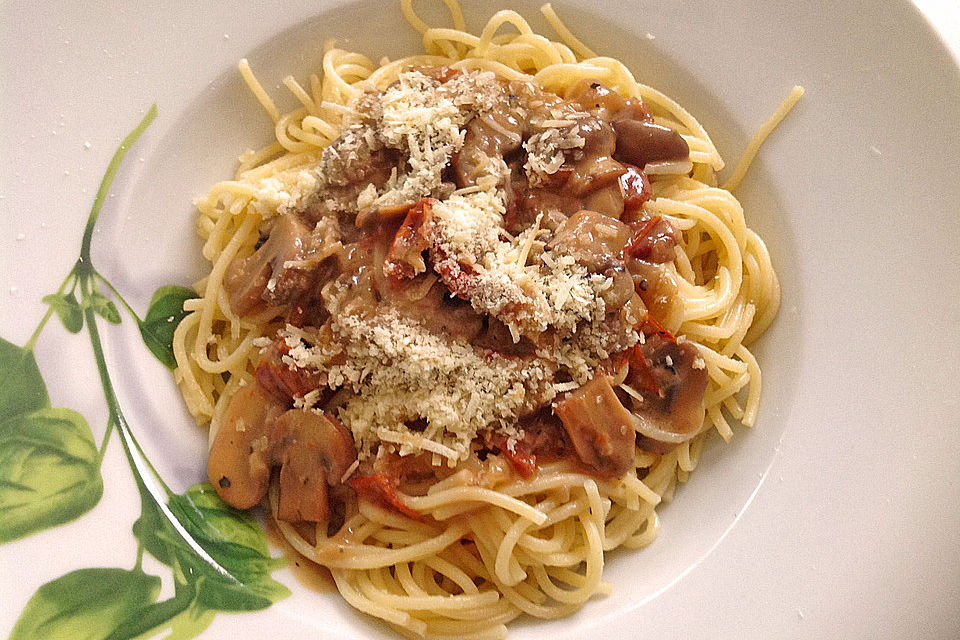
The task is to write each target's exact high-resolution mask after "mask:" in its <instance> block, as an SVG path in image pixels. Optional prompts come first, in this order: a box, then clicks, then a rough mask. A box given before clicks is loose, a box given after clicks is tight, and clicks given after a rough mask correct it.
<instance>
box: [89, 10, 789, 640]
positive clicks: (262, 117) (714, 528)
mask: <svg viewBox="0 0 960 640" xmlns="http://www.w3.org/2000/svg"><path fill="white" fill-rule="evenodd" d="M476 4H478V5H479V6H477V7H476V8H474V5H473V4H471V7H470V11H469V13H470V21H469V24H470V25H471V26H473V27H474V28H476V27H477V26H478V25H480V24H482V21H484V20H485V19H486V18H487V17H488V16H489V15H490V14H491V13H492V12H493V11H494V10H495V9H497V8H499V7H497V6H496V4H495V3H491V2H484V3H476ZM557 10H558V11H559V12H560V14H561V16H564V17H565V19H566V22H567V24H568V25H570V26H571V27H572V28H573V30H574V31H575V32H576V33H577V34H578V35H579V36H580V37H581V38H582V39H584V40H585V41H586V42H588V44H590V45H591V46H593V47H594V48H595V49H596V50H598V51H599V52H600V53H601V54H602V55H610V56H614V57H617V58H619V59H621V60H623V61H624V62H625V63H626V64H627V66H628V67H629V68H630V69H631V70H632V71H633V72H634V74H635V75H636V77H637V78H638V80H640V81H641V82H644V83H646V84H650V85H652V86H654V87H657V88H658V89H661V90H663V91H664V92H665V93H667V94H668V95H670V96H671V97H673V98H674V99H676V100H677V101H679V102H680V104H682V105H684V106H685V107H686V108H687V109H688V110H689V111H690V112H691V113H693V114H694V116H695V117H697V118H698V119H700V120H701V122H702V123H703V124H704V125H705V127H706V128H707V130H708V132H709V133H710V134H711V136H712V137H713V138H714V140H715V142H717V144H718V147H719V148H720V150H721V151H722V152H725V153H726V160H727V162H728V165H730V166H731V167H732V165H733V164H734V163H735V161H736V160H737V157H736V156H737V154H738V153H739V152H740V151H741V150H742V148H743V146H744V145H745V143H746V141H747V140H748V139H749V132H747V131H745V130H744V128H743V127H741V126H739V125H738V124H737V122H736V119H735V118H734V117H733V115H732V114H731V113H730V111H729V109H728V108H727V107H726V100H725V97H724V96H720V95H716V94H714V93H713V92H711V90H710V88H709V87H708V86H706V85H704V84H703V83H702V82H700V81H699V80H698V76H697V75H696V73H695V72H694V71H691V70H689V69H685V68H683V67H682V66H680V65H679V64H678V63H677V62H676V61H675V60H673V59H672V58H671V57H670V56H669V55H668V54H666V53H665V52H663V51H662V50H660V48H658V47H657V46H656V41H655V40H650V39H647V38H645V37H643V36H642V35H641V34H638V33H636V32H634V31H630V30H627V29H625V28H623V27H621V26H619V25H617V24H615V23H613V22H609V21H604V20H600V19H598V18H596V17H591V15H590V14H588V13H586V12H582V11H577V10H573V9H565V8H564V7H563V6H558V7H557ZM522 12H523V14H524V15H525V16H526V17H527V18H528V19H529V20H530V21H531V23H532V24H534V25H535V27H539V28H542V30H543V32H544V33H549V28H548V27H547V25H546V24H545V22H544V21H543V20H542V19H540V17H539V15H538V13H537V10H536V5H532V4H529V3H527V4H526V5H525V6H524V7H523V8H522ZM331 38H335V39H336V41H337V45H338V46H340V47H343V48H348V49H354V50H358V51H360V52H361V53H364V54H366V55H367V56H368V57H370V58H371V59H373V60H378V59H379V58H380V57H381V56H384V55H386V56H389V57H390V58H391V59H392V58H395V57H399V56H401V55H409V54H410V53H415V52H417V51H419V50H420V46H421V45H420V43H419V37H418V36H417V34H415V32H414V31H413V30H412V29H411V28H410V27H409V26H408V25H406V23H404V22H403V21H402V18H401V16H400V15H399V12H393V11H389V10H387V11H385V10H384V8H383V6H382V5H381V3H379V2H373V1H369V0H368V1H364V2H356V3H351V4H349V5H347V6H343V7H339V8H335V9H332V10H327V11H323V12H321V13H319V14H318V15H316V16H315V17H313V18H311V19H309V20H307V21H305V22H302V23H301V24H299V25H296V26H294V27H292V28H290V29H288V30H286V31H283V32H281V33H279V34H278V35H276V36H275V37H273V38H271V39H270V40H268V41H266V42H264V43H262V44H261V45H260V46H258V47H257V48H255V49H254V50H252V51H250V52H249V53H248V55H247V57H248V59H249V62H250V65H251V67H252V68H253V69H254V70H255V72H256V74H257V76H258V78H259V79H260V81H261V82H262V84H263V85H264V87H265V88H266V89H267V91H268V92H269V93H270V94H271V96H272V97H273V98H274V99H275V100H276V101H277V102H278V106H280V107H281V111H282V110H284V106H286V107H290V106H293V98H292V97H290V96H289V95H288V93H287V91H286V89H284V88H282V86H281V85H280V79H281V78H282V77H283V76H285V75H287V74H290V73H292V74H293V75H294V76H295V77H297V78H298V79H299V80H301V82H303V81H305V80H306V79H307V78H308V76H309V73H311V72H313V71H316V70H317V69H319V67H320V61H321V58H322V55H323V46H324V43H325V42H326V41H327V40H329V39H331ZM783 82H784V89H786V88H787V84H788V83H789V82H792V79H785V80H784V81H783ZM166 117H170V118H175V119H176V123H175V125H174V126H172V127H171V129H170V132H169V133H168V134H167V135H166V136H165V137H164V138H163V139H162V140H160V141H159V143H158V144H157V145H156V147H155V150H154V152H153V153H152V154H151V155H150V156H149V157H148V158H146V165H145V167H144V171H143V172H142V173H141V178H140V179H139V180H138V181H137V182H136V183H135V185H134V186H133V188H132V191H131V192H130V194H129V201H130V202H134V203H144V204H143V206H138V207H136V208H131V210H130V212H129V214H128V215H127V216H124V217H121V218H119V219H115V220H111V221H109V222H108V221H104V225H103V226H104V228H103V234H104V235H105V236H107V237H111V238H113V239H114V243H113V245H114V247H115V248H116V249H115V252H114V253H113V254H112V255H111V256H110V257H109V261H110V262H111V263H113V264H112V265H111V266H110V269H111V273H113V274H115V282H116V284H117V286H118V288H120V289H121V290H123V291H130V292H135V293H134V295H137V294H139V295H141V296H146V297H149V292H150V291H152V290H153V289H155V288H156V287H157V286H159V285H161V284H167V283H174V282H175V283H178V284H188V283H190V282H193V281H195V280H197V279H199V278H200V277H202V276H203V275H204V269H205V264H204V262H203V261H202V259H201V258H200V241H199V239H198V238H197V237H196V234H195V218H196V212H195V211H194V209H193V208H192V205H191V201H192V199H193V198H195V197H197V196H200V195H203V194H204V193H205V192H206V190H207V189H208V188H209V187H210V186H211V185H212V184H213V183H214V182H217V181H219V180H223V179H228V178H230V177H232V174H233V169H234V167H235V160H236V157H237V156H238V155H239V154H240V153H241V152H243V151H244V150H245V149H248V148H257V147H259V146H262V145H263V144H265V143H268V142H269V141H270V140H271V136H272V126H271V123H270V120H269V117H268V116H267V115H266V114H265V113H263V112H262V110H261V108H260V105H259V104H258V103H257V101H256V99H255V98H254V97H253V96H252V95H251V94H250V93H249V91H248V90H247V88H246V86H245V85H244V83H243V81H242V80H241V78H240V75H239V73H238V72H237V71H236V69H235V68H229V69H225V70H223V72H222V73H221V75H220V76H219V77H217V79H216V80H215V81H214V82H212V83H211V84H210V86H209V87H208V88H207V90H206V91H204V92H203V93H202V94H201V95H199V96H198V97H197V98H196V99H195V100H194V101H193V102H192V103H190V104H189V105H187V106H186V107H185V108H184V109H183V110H181V111H179V112H178V113H176V114H167V116H166ZM728 171H729V169H728ZM737 195H738V196H739V197H740V198H741V200H742V202H743V204H744V207H745V209H746V217H747V222H748V225H750V226H751V227H752V228H754V229H755V230H756V231H758V233H759V234H760V235H761V237H762V238H764V239H765V240H766V241H767V243H768V246H769V248H770V252H771V254H772V258H773V263H774V266H775V268H776V269H777V271H778V273H779V275H780V278H781V281H782V285H783V307H782V310H781V313H780V316H779V317H778V319H777V320H776V322H775V323H774V324H773V326H772V327H771V328H770V330H769V331H768V333H767V334H766V335H765V336H764V337H763V338H762V339H761V340H760V342H759V343H758V344H757V345H756V348H755V353H756V355H757V357H758V359H759V361H760V364H761V367H762V368H763V379H764V390H763V401H762V404H761V411H760V416H759V419H758V424H757V426H756V427H755V428H754V429H753V430H747V429H744V428H736V429H735V437H734V439H733V441H732V442H731V443H730V444H725V443H723V441H722V440H721V439H720V438H719V437H712V438H711V440H710V442H709V443H708V446H707V447H706V448H705V452H704V455H703V458H702V460H701V463H700V467H699V468H698V469H697V470H696V471H695V472H694V473H693V474H692V477H691V479H690V481H689V482H688V483H687V484H686V485H683V486H681V487H680V488H679V489H678V491H677V495H676V499H675V501H674V502H673V503H672V504H670V505H666V506H664V507H663V508H661V509H660V511H659V513H660V516H661V533H660V535H659V537H658V538H657V540H656V541H655V542H654V543H653V545H652V546H650V547H649V548H647V549H644V550H642V551H629V550H621V551H618V552H615V553H611V554H608V555H607V563H606V569H605V579H606V580H608V581H610V582H612V583H613V585H614V590H613V594H612V595H611V596H609V597H606V598H597V599H595V600H594V601H592V602H591V603H590V604H589V605H588V606H587V608H586V611H584V612H581V613H580V614H578V615H577V616H576V617H575V619H574V621H570V620H564V621H562V622H560V623H552V622H547V623H538V622H532V621H524V622H521V623H520V624H515V625H514V627H515V628H516V627H527V628H529V629H531V630H534V631H535V633H537V634H541V633H544V632H546V628H543V627H547V626H548V627H550V629H551V631H550V633H553V632H554V631H560V630H562V631H563V633H564V634H565V635H567V634H569V635H575V634H576V630H577V629H579V628H581V627H583V626H585V625H589V624H594V623H596V622H597V621H598V620H600V619H602V618H603V617H606V616H608V615H612V614H615V613H619V612H623V611H624V610H627V609H630V608H633V607H636V606H639V605H640V604H642V603H644V602H646V601H648V600H650V599H652V598H654V597H656V595H657V594H659V593H660V592H662V591H663V590H664V589H666V588H668V587H669V586H670V585H671V584H673V583H674V582H675V581H676V580H678V579H679V578H680V577H682V576H683V575H684V574H685V573H686V572H687V571H688V570H689V569H690V568H691V567H693V566H695V565H696V564H697V563H698V562H700V561H701V560H702V559H703V558H704V557H705V556H706V555H707V554H708V553H709V552H710V551H711V549H712V548H713V547H714V546H715V545H716V544H717V543H718V541H719V540H720V539H721V538H722V537H723V536H724V535H725V534H726V532H728V531H729V529H730V528H731V527H732V526H733V525H734V524H735V522H736V520H737V518H738V516H739V515H740V514H741V513H742V511H743V510H744V508H745V507H746V506H747V505H748V504H749V502H750V500H751V498H752V496H753V495H754V492H755V491H756V489H757V488H758V486H759V485H760V483H762V481H763V479H764V475H765V473H766V472H767V470H768V469H769V467H770V465H771V463H772V461H773V460H774V458H775V456H776V455H777V447H778V443H779V441H780V438H781V436H782V434H783V429H784V425H785V424H786V423H787V417H788V415H789V413H790V411H791V409H792V407H793V405H794V402H795V397H796V390H797V384H796V383H797V380H798V371H799V362H800V360H801V358H802V353H803V350H804V346H805V345H804V344H803V343H802V341H801V340H800V336H801V332H800V331H799V323H800V319H799V316H798V314H797V309H798V308H799V306H800V299H801V296H802V295H803V291H802V288H801V285H800V281H799V279H798V260H797V248H796V239H795V238H794V237H793V236H792V233H791V230H790V226H789V225H788V224H787V223H786V213H787V212H786V211H785V210H784V207H783V206H782V204H781V202H780V200H779V198H778V195H777V191H776V189H775V188H774V185H773V182H772V178H771V177H770V176H768V175H767V174H766V173H765V172H764V169H763V166H761V165H758V166H756V167H754V168H753V170H752V171H751V173H750V174H749V175H748V177H747V179H746V181H745V183H744V185H743V186H742V187H741V189H740V190H739V191H738V193H737ZM123 335H124V338H125V339H124V340H121V341H116V342H114V343H113V344H112V345H111V346H109V348H108V359H109V364H110V366H111V368H112V369H113V370H115V371H116V372H117V374H116V376H115V377H116V379H117V382H116V386H117V390H118V394H119V396H120V399H121V402H122V404H123V405H124V406H125V407H126V408H127V412H128V413H129V416H128V417H129V418H130V419H131V422H133V423H135V424H138V425H142V428H141V431H140V432H138V435H139V436H140V439H141V444H142V445H143V447H144V449H145V450H146V452H147V454H148V456H149V458H150V459H151V460H152V461H153V462H154V464H155V465H156V466H157V467H158V470H159V471H160V473H161V475H162V476H163V477H164V478H166V479H167V480H168V481H170V482H172V483H174V484H175V485H176V488H178V489H182V488H184V487H186V486H188V485H189V484H191V483H193V482H195V481H198V480H201V479H203V478H204V477H205V472H204V469H205V454H206V449H205V437H206V434H205V430H202V429H197V428H195V427H194V426H193V424H192V421H191V419H190V418H189V416H188V415H187V414H186V411H185V410H183V409H182V402H181V400H180V397H179V394H178V392H177V390H176V388H175V386H174V384H173V381H172V379H171V377H170V376H169V373H168V372H166V371H165V370H163V369H162V368H160V367H159V366H158V365H156V363H155V362H152V360H151V356H150V355H149V353H147V352H146V351H145V350H144V349H143V346H142V343H141V342H140V340H139V336H138V335H137V333H136V331H135V330H132V331H126V332H125V333H124V334H123ZM278 576H280V580H281V581H283V582H285V583H286V584H288V585H289V586H290V587H291V588H292V589H293V591H294V595H293V596H292V597H291V598H289V599H287V600H285V601H282V602H281V603H279V604H278V605H275V606H276V607H278V608H279V609H280V610H281V611H283V612H285V614H289V616H291V617H292V618H297V619H300V620H301V621H302V622H303V623H304V624H307V625H312V626H315V627H316V628H318V629H319V628H322V629H324V630H326V631H328V632H335V633H336V632H340V633H343V634H346V635H351V634H356V635H360V636H368V635H370V634H371V633H374V632H376V630H379V629H380V626H379V625H377V624H371V622H370V620H369V619H368V618H365V617H364V616H362V615H361V614H359V613H355V612H353V610H352V609H350V608H349V607H348V606H347V605H346V604H345V603H343V602H341V601H340V599H339V597H337V596H336V595H335V594H326V595H318V594H316V593H314V592H312V591H310V590H309V589H307V588H298V586H297V584H296V580H295V579H294V578H293V577H291V576H290V575H288V574H285V573H283V572H281V573H279V574H278ZM515 632H517V630H516V629H515ZM384 633H386V634H389V631H388V630H385V631H384ZM521 634H522V632H518V635H517V636H516V637H522V635H521Z"/></svg>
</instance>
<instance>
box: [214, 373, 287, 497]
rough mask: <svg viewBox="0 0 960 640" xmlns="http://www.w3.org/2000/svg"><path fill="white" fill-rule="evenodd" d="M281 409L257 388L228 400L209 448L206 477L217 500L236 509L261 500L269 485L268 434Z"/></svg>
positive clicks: (250, 386) (249, 387)
mask: <svg viewBox="0 0 960 640" xmlns="http://www.w3.org/2000/svg"><path fill="white" fill-rule="evenodd" d="M283 409H284V407H283V405H281V404H280V402H279V401H277V400H276V399H275V398H274V397H273V396H272V395H270V394H269V393H267V392H265V391H264V390H263V389H262V388H260V385H258V384H248V385H246V386H243V387H241V388H240V389H239V390H238V391H237V392H236V394H234V396H233V398H231V400H230V404H229V406H227V411H226V413H225V414H224V416H223V420H222V422H221V423H220V430H219V431H217V434H216V436H215V437H214V439H213V444H212V445H211V447H210V456H209V458H208V460H207V475H208V476H209V478H210V483H211V484H212V485H213V486H214V488H215V489H216V490H217V494H218V495H219V496H220V498H221V499H222V500H223V501H224V502H226V503H227V504H229V505H232V506H234V507H237V508H238V509H249V508H250V507H253V506H255V505H256V504H257V503H259V502H260V500H261V499H263V496H264V494H265V493H266V491H267V484H268V483H269V481H270V441H269V437H268V434H269V430H270V426H271V425H272V424H273V421H274V420H276V418H277V416H279V415H280V414H281V413H283Z"/></svg>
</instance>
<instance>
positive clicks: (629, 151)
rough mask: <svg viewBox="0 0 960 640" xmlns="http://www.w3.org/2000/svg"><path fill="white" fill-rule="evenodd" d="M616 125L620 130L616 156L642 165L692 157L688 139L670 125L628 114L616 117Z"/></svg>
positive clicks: (618, 130)
mask: <svg viewBox="0 0 960 640" xmlns="http://www.w3.org/2000/svg"><path fill="white" fill-rule="evenodd" d="M613 128H614V129H615V130H616V132H617V150H616V152H615V153H614V157H615V158H616V159H618V160H621V161H623V162H628V163H630V164H632V165H636V166H638V167H640V168H641V169H642V168H643V167H645V166H646V165H647V164H648V163H650V162H661V161H665V160H685V159H687V158H689V157H690V147H689V146H688V145H687V141H686V140H684V139H683V137H682V136H681V135H680V134H679V133H677V132H676V131H674V130H673V129H670V128H669V127H664V126H662V125H659V124H654V123H653V122H647V121H646V120H635V119H633V118H625V119H622V120H615V121H614V122H613Z"/></svg>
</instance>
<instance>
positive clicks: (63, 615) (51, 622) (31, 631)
mask: <svg viewBox="0 0 960 640" xmlns="http://www.w3.org/2000/svg"><path fill="white" fill-rule="evenodd" d="M159 593H160V578H158V577H156V576H151V575H147V574H146V573H144V572H143V571H140V570H133V571H126V570H124V569H107V568H97V569H79V570H77V571H73V572H71V573H68V574H67V575H65V576H62V577H60V578H57V579H56V580H54V581H52V582H48V583H47V584H45V585H43V586H42V587H40V588H39V589H37V592H36V593H35V594H33V597H32V598H30V601H29V602H28V603H27V606H26V608H24V610H23V613H22V614H20V619H19V620H17V624H16V626H14V628H13V633H11V634H10V640H27V639H31V640H32V639H34V638H50V639H53V638H62V639H63V640H72V639H74V638H106V637H109V636H110V635H111V634H112V633H113V632H114V630H115V629H117V627H119V626H120V625H121V624H123V622H124V621H125V620H128V619H130V618H131V617H133V616H135V615H136V614H138V613H139V612H140V611H141V610H142V609H143V608H144V607H146V606H148V605H150V604H152V603H153V602H154V601H155V600H156V599H157V595H158V594H159Z"/></svg>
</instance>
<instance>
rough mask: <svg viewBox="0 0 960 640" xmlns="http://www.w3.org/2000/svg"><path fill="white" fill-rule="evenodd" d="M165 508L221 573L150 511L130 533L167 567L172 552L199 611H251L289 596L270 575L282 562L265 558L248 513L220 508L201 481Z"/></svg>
mask: <svg viewBox="0 0 960 640" xmlns="http://www.w3.org/2000/svg"><path fill="white" fill-rule="evenodd" d="M169 506H170V511H171V512H172V513H173V514H174V516H175V517H176V518H177V520H179V521H180V523H181V524H182V525H183V527H184V529H185V530H186V531H187V532H188V533H189V534H190V535H191V536H192V537H193V539H194V540H195V541H196V542H197V543H198V544H199V545H200V546H201V547H202V548H203V550H204V551H205V552H206V553H207V554H208V555H209V556H210V558H212V559H213V560H214V562H216V563H217V565H219V567H220V568H221V569H223V571H219V570H218V569H217V568H216V567H213V566H211V565H210V563H209V562H208V561H207V560H206V559H204V558H203V557H201V556H200V555H199V554H198V553H196V551H194V550H193V549H192V548H191V547H190V546H189V545H188V544H187V543H186V542H184V541H183V539H182V538H181V537H180V536H179V534H178V533H177V532H176V531H175V530H174V529H173V527H172V526H171V525H170V524H169V523H164V524H163V525H161V526H158V521H159V520H161V519H162V518H163V516H162V514H160V513H159V511H158V510H156V508H155V507H152V508H144V511H143V515H142V516H141V519H140V520H138V521H137V523H136V524H135V525H134V532H135V533H137V535H138V537H139V538H140V540H141V541H142V542H143V544H144V547H145V548H146V549H147V550H148V551H150V553H151V554H152V555H154V557H156V558H157V559H158V560H160V561H161V562H164V563H165V564H168V565H170V564H172V563H171V554H175V556H176V559H177V560H178V561H179V565H180V569H181V571H182V572H183V574H184V576H185V578H186V579H187V581H189V582H190V583H191V584H192V585H194V587H195V588H196V590H197V602H198V603H199V604H200V605H201V606H202V607H203V608H206V609H214V610H220V611H253V610H257V609H263V608H265V607H268V606H270V604H271V603H273V602H276V601H278V600H280V599H282V598H285V597H287V596H288V595H290V591H289V590H288V589H287V588H286V587H284V586H283V585H282V584H280V583H279V582H277V581H275V580H274V579H273V578H272V577H271V575H270V574H271V572H272V571H274V570H275V569H277V568H278V567H280V566H282V565H283V564H284V562H285V561H284V560H282V559H276V558H272V557H270V552H269V550H268V548H267V542H266V537H265V536H264V533H263V529H262V528H261V527H260V523H259V522H258V521H257V519H256V518H255V517H253V515H251V514H250V513H248V512H244V511H239V510H237V509H234V508H232V507H230V506H228V505H227V504H225V503H224V502H223V501H221V500H220V498H219V497H218V496H217V493H216V491H214V489H213V487H212V486H211V485H210V484H209V483H206V482H205V483H202V484H198V485H195V486H193V487H191V488H190V489H188V490H187V492H186V493H185V494H183V495H177V496H173V497H172V498H171V499H170V502H169ZM158 547H163V548H164V550H163V551H160V552H159V553H156V552H155V551H154V549H157V548H158Z"/></svg>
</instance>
